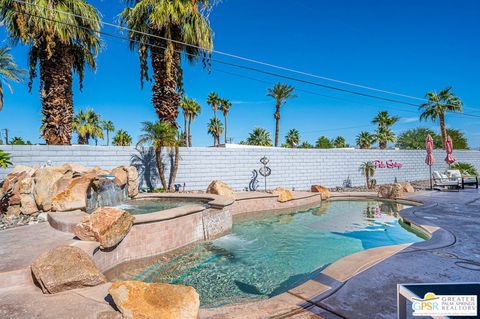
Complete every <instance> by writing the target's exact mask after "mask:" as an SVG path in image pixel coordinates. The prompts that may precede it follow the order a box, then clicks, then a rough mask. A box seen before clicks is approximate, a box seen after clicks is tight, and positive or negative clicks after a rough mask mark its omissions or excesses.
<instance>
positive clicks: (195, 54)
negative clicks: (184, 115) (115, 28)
mask: <svg viewBox="0 0 480 319" xmlns="http://www.w3.org/2000/svg"><path fill="white" fill-rule="evenodd" d="M128 2H129V3H132V4H134V6H133V7H132V8H126V9H125V10H124V11H123V12H122V13H121V14H120V20H121V22H122V23H123V24H124V25H126V26H127V27H129V28H130V29H131V30H132V31H130V32H129V38H130V48H131V50H135V49H138V52H139V56H140V82H141V85H142V87H143V82H144V80H147V81H148V80H150V78H149V75H148V73H149V72H148V71H149V70H148V69H149V67H148V55H149V54H150V56H151V67H152V70H153V80H154V84H153V87H152V90H153V97H152V103H153V106H154V107H155V111H156V112H157V114H158V117H159V119H160V121H164V122H168V123H170V124H172V125H175V126H176V119H177V116H178V105H179V104H180V95H181V94H180V93H181V92H182V91H183V84H182V83H183V71H182V65H181V60H182V52H184V53H186V54H185V57H186V58H187V59H188V60H189V61H190V62H191V63H194V62H195V61H197V60H199V59H200V58H204V59H205V58H208V53H209V52H210V50H211V49H212V47H213V42H212V31H211V29H210V23H209V21H208V15H209V12H210V8H211V4H210V3H211V1H208V0H189V1H186V0H169V1H159V0H136V1H135V0H128ZM137 31H141V32H137ZM167 39H170V40H171V41H170V40H167ZM182 43H187V44H189V45H185V44H182Z"/></svg>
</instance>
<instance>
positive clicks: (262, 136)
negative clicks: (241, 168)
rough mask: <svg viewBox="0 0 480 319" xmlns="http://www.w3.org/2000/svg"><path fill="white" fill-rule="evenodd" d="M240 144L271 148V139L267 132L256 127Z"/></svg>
mask: <svg viewBox="0 0 480 319" xmlns="http://www.w3.org/2000/svg"><path fill="white" fill-rule="evenodd" d="M240 144H247V145H257V146H272V139H271V138H270V133H269V132H268V131H267V130H265V129H263V128H260V127H257V128H255V129H254V130H253V131H252V132H251V133H250V134H249V136H248V138H247V140H246V142H241V143H240Z"/></svg>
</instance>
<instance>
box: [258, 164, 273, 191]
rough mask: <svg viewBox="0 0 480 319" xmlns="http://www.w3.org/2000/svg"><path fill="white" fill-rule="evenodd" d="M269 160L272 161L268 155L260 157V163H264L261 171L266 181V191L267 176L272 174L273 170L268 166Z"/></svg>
mask: <svg viewBox="0 0 480 319" xmlns="http://www.w3.org/2000/svg"><path fill="white" fill-rule="evenodd" d="M268 162H270V160H269V159H268V158H267V157H266V156H264V157H262V158H261V159H260V163H262V165H263V166H262V167H260V170H259V173H260V175H262V176H263V179H264V182H265V192H266V191H267V177H268V176H270V174H272V170H271V169H270V167H268V166H267V164H268Z"/></svg>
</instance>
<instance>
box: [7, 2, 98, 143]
mask: <svg viewBox="0 0 480 319" xmlns="http://www.w3.org/2000/svg"><path fill="white" fill-rule="evenodd" d="M0 20H2V22H3V23H4V24H5V26H6V28H7V30H8V33H9V35H10V37H11V38H12V40H13V41H14V42H22V43H23V44H25V45H28V46H29V47H30V50H29V61H30V83H29V88H30V90H31V88H32V80H33V78H35V77H36V75H37V64H39V66H40V97H41V100H42V114H43V126H42V127H43V132H42V136H43V138H44V139H45V140H46V142H47V144H60V145H68V144H70V140H71V137H72V119H73V93H72V78H73V72H76V73H77V74H78V77H79V80H80V89H81V88H82V82H83V76H84V69H85V65H87V66H90V67H92V68H95V57H96V55H97V53H98V50H99V48H100V47H101V42H100V37H99V33H98V32H99V31H100V15H99V13H98V11H97V9H95V7H94V6H92V5H90V4H88V3H87V2H86V1H85V0H71V1H64V0H49V1H46V0H42V1H35V2H33V3H29V2H16V1H13V0H0Z"/></svg>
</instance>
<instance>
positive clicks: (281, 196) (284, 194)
mask: <svg viewBox="0 0 480 319" xmlns="http://www.w3.org/2000/svg"><path fill="white" fill-rule="evenodd" d="M272 194H273V195H278V199H277V200H278V201H279V202H280V203H285V202H288V201H291V200H292V199H293V198H294V197H293V193H292V192H291V191H289V190H288V189H286V188H282V187H278V188H275V189H274V190H273V191H272Z"/></svg>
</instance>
